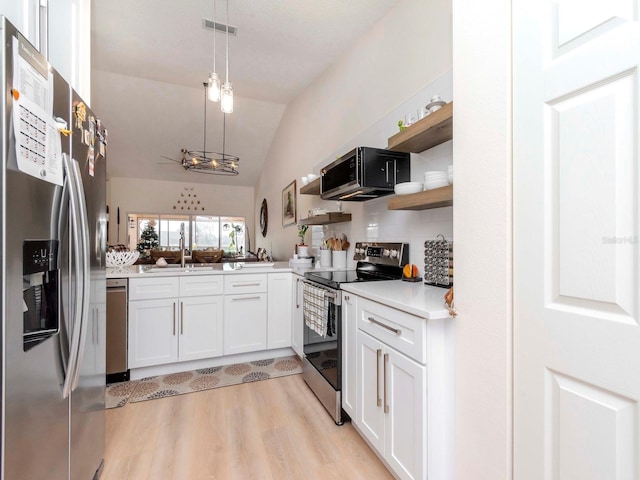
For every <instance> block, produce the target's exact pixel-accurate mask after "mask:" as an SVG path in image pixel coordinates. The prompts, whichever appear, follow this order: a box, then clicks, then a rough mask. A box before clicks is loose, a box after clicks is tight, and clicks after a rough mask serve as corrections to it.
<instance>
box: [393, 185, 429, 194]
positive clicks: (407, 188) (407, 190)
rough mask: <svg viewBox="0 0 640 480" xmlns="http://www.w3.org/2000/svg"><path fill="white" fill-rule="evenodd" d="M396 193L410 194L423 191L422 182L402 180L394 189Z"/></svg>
mask: <svg viewBox="0 0 640 480" xmlns="http://www.w3.org/2000/svg"><path fill="white" fill-rule="evenodd" d="M393 190H394V192H395V194H396V195H409V194H411V193H418V192H421V191H422V182H402V183H397V184H396V186H395V188H394V189H393Z"/></svg>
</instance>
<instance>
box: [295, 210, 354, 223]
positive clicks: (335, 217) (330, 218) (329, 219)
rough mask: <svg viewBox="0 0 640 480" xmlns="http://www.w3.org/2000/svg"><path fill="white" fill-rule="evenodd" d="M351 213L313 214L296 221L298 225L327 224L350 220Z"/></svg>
mask: <svg viewBox="0 0 640 480" xmlns="http://www.w3.org/2000/svg"><path fill="white" fill-rule="evenodd" d="M350 221H351V214H350V213H342V212H329V213H325V214H324V215H315V216H313V217H309V218H303V219H301V220H300V221H299V222H298V223H299V224H300V225H327V224H329V223H340V222H350Z"/></svg>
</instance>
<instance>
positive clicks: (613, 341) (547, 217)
mask: <svg viewBox="0 0 640 480" xmlns="http://www.w3.org/2000/svg"><path fill="white" fill-rule="evenodd" d="M639 61H640V27H639V25H638V3H637V1H631V0H607V1H590V0H587V1H584V0H556V1H548V0H545V1H534V2H532V1H528V0H513V65H514V72H513V73H514V77H513V80H514V83H513V87H514V92H513V94H514V97H513V99H514V105H513V107H514V109H513V121H514V124H513V125H514V131H513V138H514V157H513V164H514V192H513V193H514V322H515V323H514V375H515V377H514V389H515V391H514V473H515V478H517V479H518V480H524V479H535V480H539V479H561V480H573V479H580V480H604V479H606V480H614V479H616V480H623V479H624V480H632V479H638V478H640V460H639V456H640V445H639V444H638V442H639V439H640V428H639V427H640V412H639V411H638V407H639V405H638V399H639V398H640V327H639V325H638V323H639V316H638V293H639V287H638V266H639V265H638V195H639V192H638V183H639V182H638V180H639V178H638V125H639V122H638V120H639V118H638V63H639Z"/></svg>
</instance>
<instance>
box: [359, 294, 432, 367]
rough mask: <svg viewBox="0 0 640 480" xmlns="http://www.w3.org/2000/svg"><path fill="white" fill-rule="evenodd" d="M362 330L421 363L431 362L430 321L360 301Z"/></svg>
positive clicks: (365, 300)
mask: <svg viewBox="0 0 640 480" xmlns="http://www.w3.org/2000/svg"><path fill="white" fill-rule="evenodd" d="M357 309H358V328H359V329H360V330H362V331H364V332H367V333H368V334H369V335H371V336H373V337H375V338H377V339H378V340H380V341H381V342H384V343H386V344H387V345H389V346H391V347H393V348H395V349H396V350H398V351H399V352H402V353H404V354H405V355H407V356H408V357H410V358H413V359H414V360H416V361H417V362H419V363H421V364H423V365H424V364H426V363H427V347H426V346H427V320H426V319H424V318H420V317H416V316H415V315H411V314H409V313H406V312H402V311H400V310H396V309H395V308H391V307H387V306H386V305H382V304H380V303H376V302H372V301H371V300H367V299H363V298H359V299H358V307H357Z"/></svg>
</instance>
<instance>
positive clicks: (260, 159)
mask: <svg viewBox="0 0 640 480" xmlns="http://www.w3.org/2000/svg"><path fill="white" fill-rule="evenodd" d="M397 1H398V0H322V1H315V0H304V1H302V0H230V1H229V24H230V25H232V26H235V27H237V28H238V33H237V36H230V37H229V69H230V72H229V73H230V75H229V76H230V80H231V81H232V83H233V88H234V97H235V105H234V112H233V113H232V114H228V115H227V116H226V142H225V145H224V149H225V152H226V153H231V154H234V155H238V156H239V157H240V175H238V176H236V177H220V176H215V175H203V174H196V173H191V172H185V171H184V170H183V169H182V168H181V167H180V166H179V164H178V163H176V162H172V161H171V160H167V159H166V158H163V157H169V158H172V159H174V160H177V159H179V158H180V149H181V148H183V147H184V148H189V149H195V150H201V149H202V148H203V146H204V143H205V141H206V149H207V150H214V151H219V152H221V151H222V150H223V145H222V141H223V135H222V131H223V130H222V129H223V114H222V113H221V112H220V109H219V104H214V103H211V102H208V103H207V104H206V108H207V130H206V137H205V132H204V129H203V127H204V108H205V101H204V87H203V82H204V81H206V79H207V77H208V75H209V72H211V70H212V68H213V53H214V48H213V45H214V33H213V31H212V30H207V29H204V28H203V27H202V18H203V17H205V18H208V19H213V16H214V13H213V8H214V1H213V0H206V1H205V0H182V1H175V0H136V1H134V2H131V1H129V0H109V1H98V0H94V2H93V3H92V39H91V42H92V43H91V48H92V94H91V95H92V102H91V103H92V106H93V108H94V110H96V112H97V113H98V115H99V116H100V118H101V119H102V120H103V121H104V122H105V124H106V125H107V128H108V129H109V167H108V174H109V176H116V177H134V178H148V179H159V180H176V181H184V182H204V183H224V184H230V185H248V186H253V185H254V184H255V182H256V180H257V178H258V175H259V172H260V170H261V169H262V166H263V163H264V160H265V158H266V156H267V153H268V150H269V147H270V145H271V141H272V139H273V137H274V135H275V134H276V131H277V128H278V124H279V122H280V119H281V118H282V115H283V113H284V111H285V109H286V105H287V104H288V103H289V102H291V101H292V100H293V99H295V97H296V96H297V95H299V94H300V93H301V92H302V91H304V89H305V88H306V87H307V86H308V85H309V84H311V83H312V82H313V81H314V80H315V79H316V78H317V77H318V76H319V75H321V74H322V72H323V71H324V70H325V69H326V68H327V67H329V66H330V65H331V64H332V63H333V62H334V61H335V60H336V59H337V58H338V57H339V56H340V55H341V54H342V52H344V51H345V50H346V49H347V48H349V46H350V45H352V44H353V43H354V42H356V41H357V39H358V38H359V37H360V36H361V35H362V34H363V33H364V32H365V31H366V30H368V29H369V28H370V27H371V26H372V25H373V24H374V23H375V22H376V21H378V20H379V19H380V18H382V17H383V16H384V15H385V14H386V13H387V12H388V11H389V9H391V8H392V7H393V6H394V5H395V4H396V3H397ZM225 10H226V2H225V1H224V0H217V1H216V21H217V22H219V23H226V21H227V20H226V16H225ZM215 35H216V49H215V51H216V71H217V72H218V73H219V74H220V75H221V77H222V78H223V79H224V70H225V69H224V67H225V65H224V61H225V35H224V33H220V32H217V33H216V34H215ZM310 114H312V112H310Z"/></svg>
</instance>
